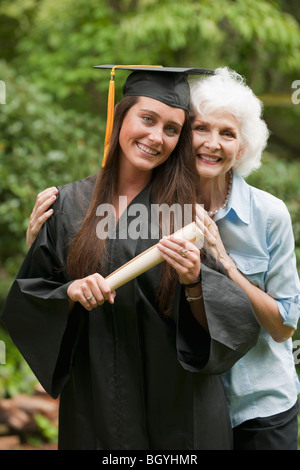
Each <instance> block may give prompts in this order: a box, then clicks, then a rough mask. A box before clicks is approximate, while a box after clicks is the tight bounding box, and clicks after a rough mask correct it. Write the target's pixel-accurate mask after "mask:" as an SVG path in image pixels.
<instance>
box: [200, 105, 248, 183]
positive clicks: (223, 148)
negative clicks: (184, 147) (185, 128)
mask: <svg viewBox="0 0 300 470" xmlns="http://www.w3.org/2000/svg"><path fill="white" fill-rule="evenodd" d="M192 130H193V146H194V150H195V153H196V164H197V170H198V173H199V175H200V176H203V177H207V178H211V177H215V176H218V175H221V174H225V173H227V172H228V171H229V169H230V168H232V166H233V165H234V164H235V163H236V160H238V159H239V158H240V157H241V156H242V146H241V135H240V128H239V124H238V122H237V120H236V118H235V117H234V116H233V115H232V114H230V113H227V112H224V111H214V112H212V113H209V114H206V115H205V116H204V117H202V116H201V115H199V114H198V115H196V116H195V118H194V119H193V122H192Z"/></svg>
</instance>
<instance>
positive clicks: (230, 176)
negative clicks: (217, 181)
mask: <svg viewBox="0 0 300 470" xmlns="http://www.w3.org/2000/svg"><path fill="white" fill-rule="evenodd" d="M231 186H232V170H230V173H229V183H228V189H227V194H226V197H225V202H224V204H223V206H222V207H219V209H216V210H215V211H208V215H209V216H210V217H214V216H215V215H216V213H217V212H219V211H220V210H221V209H224V207H226V205H227V202H228V199H229V196H230V193H231Z"/></svg>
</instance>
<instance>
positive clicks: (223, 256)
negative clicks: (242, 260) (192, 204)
mask: <svg viewBox="0 0 300 470" xmlns="http://www.w3.org/2000/svg"><path fill="white" fill-rule="evenodd" d="M196 214H197V225H198V226H199V228H200V230H202V232H203V233H204V237H205V239H206V243H207V246H208V249H209V251H210V253H211V254H212V256H213V257H214V258H215V259H216V260H217V261H220V263H222V264H223V266H224V269H225V271H226V272H227V274H228V272H229V270H230V269H236V265H235V263H234V261H233V259H232V258H230V256H229V255H228V254H227V253H226V250H225V247H224V244H223V242H222V239H221V236H220V233H219V229H218V226H217V224H216V223H215V222H214V220H213V219H211V218H210V217H209V215H208V213H207V212H206V211H205V210H204V209H203V207H202V206H200V205H197V209H196Z"/></svg>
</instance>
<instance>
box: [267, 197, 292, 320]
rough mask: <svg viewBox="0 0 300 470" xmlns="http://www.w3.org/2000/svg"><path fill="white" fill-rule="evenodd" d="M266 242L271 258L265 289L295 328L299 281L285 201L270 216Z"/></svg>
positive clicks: (289, 219)
mask: <svg viewBox="0 0 300 470" xmlns="http://www.w3.org/2000/svg"><path fill="white" fill-rule="evenodd" d="M267 243H268V249H269V255H270V260H269V268H268V271H267V273H266V279H265V286H266V292H267V293H268V294H269V295H271V296H272V297H273V298H274V299H275V300H276V302H277V305H278V309H279V312H280V314H281V316H282V318H283V321H284V324H285V325H288V326H291V327H292V328H295V329H296V328H297V323H298V320H299V314H300V304H299V294H300V283H299V276H298V273H297V266H296V256H295V251H294V250H295V242H294V235H293V229H292V223H291V217H290V214H289V212H288V210H287V208H286V206H285V204H284V203H282V204H281V206H280V207H277V210H276V212H275V211H273V212H272V213H271V215H270V217H269V221H268V230H267Z"/></svg>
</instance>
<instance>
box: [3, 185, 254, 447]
mask: <svg viewBox="0 0 300 470" xmlns="http://www.w3.org/2000/svg"><path fill="white" fill-rule="evenodd" d="M93 184H94V178H93V177H90V178H86V179H84V180H81V181H78V182H75V183H71V184H69V185H65V186H62V187H60V188H59V195H58V198H57V201H56V202H55V207H54V215H53V216H52V217H51V218H50V220H49V221H48V222H47V223H46V224H45V225H44V227H43V228H42V230H41V231H40V233H39V235H38V237H37V239H36V241H35V243H34V244H33V246H32V247H31V249H30V250H29V252H28V255H27V256H26V258H25V261H24V263H23V265H22V267H21V269H20V272H19V274H18V276H17V278H16V280H15V282H14V283H13V285H12V287H11V290H10V292H9V295H8V297H7V299H6V303H5V306H4V309H3V313H2V321H3V322H4V324H5V326H6V328H7V329H8V331H9V332H10V335H11V337H12V339H13V341H14V342H15V344H16V346H17V347H18V348H19V350H20V351H21V353H22V355H23V356H24V358H25V360H26V361H27V362H28V364H29V365H30V366H31V368H32V370H33V372H34V373H35V374H36V376H37V378H38V380H39V381H40V382H41V384H42V385H43V387H44V388H45V389H46V391H47V392H48V393H49V394H50V395H51V396H52V397H54V398H55V397H58V396H59V395H60V420H59V421H60V423H59V449H102V450H105V449H106V450H114V449H127V450H129V449H134V450H138V449H143V450H149V449H155V450H163V449H167V450H177V449H181V450H189V449H230V448H231V426H230V422H229V417H228V411H227V405H226V399H225V395H224V391H223V386H222V381H221V378H220V376H219V375H218V374H220V373H222V372H224V371H226V370H228V369H229V368H230V367H231V366H232V365H233V364H234V363H235V362H236V361H237V360H238V359H239V358H240V357H241V356H243V355H244V354H245V353H246V352H247V351H248V350H249V349H250V348H251V347H252V346H253V345H254V344H255V342H256V339H257V335H258V329H259V327H258V324H257V321H256V319H255V315H254V313H253V310H252V308H251V306H250V303H249V301H248V298H247V297H246V295H245V294H244V293H243V291H242V290H241V289H239V288H238V287H237V286H236V285H235V284H234V283H232V282H231V281H230V280H229V279H228V278H227V277H226V276H224V275H222V274H220V273H219V272H216V271H215V270H213V269H211V268H209V267H208V266H205V265H204V264H203V263H202V286H203V295H204V302H205V307H206V315H207V319H208V324H209V330H210V335H208V334H207V333H205V332H204V330H203V329H202V328H201V327H200V325H199V324H198V323H197V322H196V321H195V319H194V317H193V316H192V315H191V312H190V309H189V306H188V304H187V302H186V301H185V299H184V295H183V289H182V287H181V286H180V284H178V286H177V291H176V295H175V299H174V305H173V317H172V319H166V318H165V317H163V316H161V315H160V314H159V312H158V310H157V306H156V301H155V295H156V294H155V293H156V289H157V286H158V284H159V279H160V272H161V265H159V266H157V267H155V268H152V269H151V270H149V271H148V272H146V273H144V274H143V275H141V276H139V277H138V278H137V279H135V280H133V281H131V282H129V283H128V284H126V285H125V286H122V287H120V288H119V289H118V290H117V296H116V299H115V303H114V305H111V304H109V303H108V302H106V303H105V304H104V305H103V306H99V307H97V308H96V309H94V310H92V311H91V312H88V311H86V310H85V309H84V308H83V307H82V306H81V305H80V304H79V303H76V304H75V307H74V309H73V311H72V313H71V314H70V315H68V299H67V293H66V292H67V288H68V286H69V279H68V278H67V276H66V273H65V269H64V265H65V260H66V255H67V251H68V246H69V239H68V237H69V236H70V231H71V229H72V227H73V228H74V227H77V228H75V230H76V229H78V222H79V220H80V219H81V217H82V213H83V212H84V211H85V208H86V206H87V204H88V202H89V200H90V196H91V193H92V190H93ZM82 196H84V198H85V199H84V201H82ZM137 202H138V203H143V204H145V205H147V207H149V194H148V188H145V189H144V190H143V191H142V192H141V193H140V194H139V195H138V196H137V197H136V198H135V200H134V201H133V202H132V203H137ZM123 216H124V215H122V217H123ZM120 220H121V219H120ZM128 222H129V223H130V218H128ZM73 234H74V233H73ZM156 241H157V240H149V239H141V238H139V239H137V240H132V239H130V240H128V239H127V240H126V239H125V240H118V239H111V240H109V255H110V262H109V267H108V270H109V272H112V271H114V270H115V269H116V268H118V267H119V266H121V265H122V264H124V263H125V262H126V261H128V260H129V259H132V258H133V257H134V256H136V255H137V254H138V253H141V252H142V251H144V250H145V249H147V248H148V247H149V246H151V245H153V244H154V243H156Z"/></svg>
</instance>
